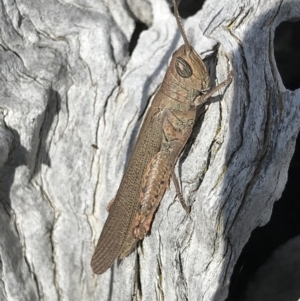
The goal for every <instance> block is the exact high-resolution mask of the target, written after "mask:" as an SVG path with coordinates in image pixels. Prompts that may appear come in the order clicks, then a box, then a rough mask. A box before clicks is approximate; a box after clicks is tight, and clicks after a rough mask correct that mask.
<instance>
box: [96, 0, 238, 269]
mask: <svg viewBox="0 0 300 301" xmlns="http://www.w3.org/2000/svg"><path fill="white" fill-rule="evenodd" d="M173 4H174V14H175V17H176V20H177V23H178V26H179V29H180V31H181V35H182V37H183V40H184V45H182V46H181V47H180V48H179V49H178V50H177V51H175V52H174V54H173V57H172V60H171V63H170V66H169V68H168V70H167V72H166V75H165V78H164V80H163V82H162V84H161V87H160V88H159V90H158V92H157V93H156V95H155V97H154V99H153V102H152V105H151V106H150V108H149V109H148V111H147V114H146V117H145V119H144V121H143V124H142V127H141V129H140V131H139V134H138V137H137V140H136V144H135V147H134V149H133V152H132V156H131V159H130V161H129V163H128V166H127V169H126V172H125V174H124V176H123V179H122V182H121V185H120V187H119V190H118V192H117V195H116V197H115V198H114V199H113V200H112V201H111V202H110V203H109V205H108V211H109V215H108V218H107V220H106V222H105V225H104V227H103V230H102V233H101V235H100V238H99V240H98V243H97V246H96V250H95V252H94V254H93V257H92V261H91V267H92V269H93V271H94V273H96V274H102V273H104V272H105V271H106V270H107V269H108V268H109V267H110V266H111V265H112V264H113V262H114V261H115V260H116V258H118V257H119V258H124V257H126V256H127V255H128V254H129V253H130V252H131V250H132V249H133V247H134V246H135V243H136V242H137V241H138V240H140V239H143V238H144V237H145V235H146V234H147V233H148V231H149V230H150V226H151V222H152V219H153V215H154V213H155V211H156V209H157V207H158V205H159V203H160V201H161V199H162V197H163V195H164V193H165V190H166V189H167V188H168V186H169V182H170V178H172V180H173V182H174V184H175V188H176V192H177V195H178V196H179V199H180V201H181V203H182V205H183V207H184V208H185V209H186V210H187V211H189V207H187V206H186V205H185V203H184V200H183V197H182V194H181V192H180V189H179V184H178V180H177V178H176V176H175V173H174V166H175V164H176V162H177V159H178V157H179V155H180V153H181V151H182V149H183V147H184V146H185V144H186V142H187V140H188V138H189V137H190V135H191V133H192V130H193V125H194V123H195V119H196V107H198V106H201V105H203V104H204V103H205V102H206V100H207V99H208V98H209V97H210V96H212V95H213V94H214V93H215V92H216V91H217V90H219V89H220V88H222V87H225V86H226V85H228V84H229V83H230V81H231V78H232V74H231V73H230V74H229V76H228V78H227V80H225V81H224V82H222V83H221V84H219V85H218V86H217V87H215V88H214V89H212V90H211V91H210V92H209V93H207V91H208V90H209V86H210V84H209V74H208V72H207V70H206V67H205V65H204V63H203V61H202V59H201V58H200V56H199V55H198V54H197V53H196V51H195V50H194V49H193V47H192V46H191V45H190V44H189V42H188V40H187V37H186V35H185V32H184V29H183V26H182V23H181V20H180V17H179V13H178V8H177V3H176V0H173Z"/></svg>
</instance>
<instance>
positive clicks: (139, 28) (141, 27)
mask: <svg viewBox="0 0 300 301" xmlns="http://www.w3.org/2000/svg"><path fill="white" fill-rule="evenodd" d="M147 29H148V26H147V25H146V24H145V23H143V22H141V21H139V20H136V21H135V29H134V32H133V34H132V37H131V40H130V42H129V47H128V51H129V55H130V56H131V54H132V52H133V50H134V48H135V46H136V44H137V41H138V39H139V36H140V34H141V33H142V32H143V31H144V30H147Z"/></svg>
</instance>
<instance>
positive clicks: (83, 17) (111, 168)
mask: <svg viewBox="0 0 300 301" xmlns="http://www.w3.org/2000/svg"><path fill="white" fill-rule="evenodd" d="M140 2H141V1H138V0H136V1H134V0H131V1H128V2H125V0H118V1H112V0H102V1H100V0H98V1H88V0H87V1H50V0H48V1H35V0H26V1H25V0H22V1H20V0H10V1H9V0H0V151H1V156H0V198H1V210H0V215H1V216H0V223H1V240H0V279H1V281H0V299H1V300H9V301H15V300H28V301H34V300H51V301H53V300H78V301H79V300H125V301H126V300H143V301H144V300H168V301H169V300H170V301H172V300H205V301H208V300H216V301H220V300H224V299H225V298H226V295H227V292H228V285H229V281H230V276H231V273H232V270H233V267H234V264H235V262H236V260H237V257H238V256H239V253H240V251H241V249H242V248H243V246H244V244H245V243H246V242H247V240H248V238H249V236H250V234H251V231H252V230H253V229H254V228H255V227H257V226H261V225H264V224H265V223H267V222H268V219H269V217H270V214H271V211H272V205H273V203H274V202H275V201H276V200H277V199H278V198H279V197H280V195H281V193H282V190H283V188H284V186H285V183H286V178H287V169H288V166H289V162H290V159H291V156H292V154H293V150H294V144H295V139H296V136H297V134H298V132H299V127H300V102H299V98H300V94H299V91H294V92H291V91H288V90H286V89H285V88H284V86H283V84H282V82H281V79H280V76H279V73H278V71H277V68H276V63H275V60H274V55H273V37H274V30H275V28H276V27H277V26H278V24H279V23H280V22H282V21H284V20H289V19H292V18H296V17H299V15H300V3H299V1H291V0H286V1H279V0H273V1H264V2H261V1H258V0H251V1H232V0H224V1H217V0H207V1H206V3H205V5H204V7H203V9H202V10H201V11H200V12H198V13H197V14H196V15H194V16H193V17H190V18H189V19H188V20H187V21H186V22H184V26H185V28H186V30H187V34H188V38H189V39H190V42H191V44H192V45H193V46H195V48H196V50H197V51H198V52H200V53H202V52H203V51H207V50H208V49H211V48H212V47H213V46H214V45H215V43H213V42H210V41H208V42H207V40H206V39H205V38H203V37H202V34H201V32H200V30H199V23H200V28H201V30H202V31H203V32H204V34H205V36H207V37H210V38H213V39H215V41H218V42H219V43H220V45H221V46H220V47H219V49H218V54H217V56H216V57H217V67H216V71H215V68H214V66H213V65H214V64H213V63H214V62H215V61H216V60H215V59H214V58H216V57H215V56H213V57H212V59H211V60H210V66H211V74H212V81H213V82H216V83H217V82H220V81H222V80H223V79H225V77H226V75H227V73H228V72H229V71H230V70H231V69H233V71H234V81H233V83H232V84H231V85H230V87H229V88H228V89H226V90H225V94H224V96H222V97H219V96H216V97H215V98H213V99H212V101H211V102H210V104H209V105H208V106H206V112H205V115H203V112H202V114H200V115H201V116H200V118H199V122H198V123H197V126H196V127H195V131H194V135H193V137H192V138H191V139H190V141H189V143H188V145H187V148H186V149H185V151H184V153H183V156H182V158H181V159H180V160H179V163H178V164H177V169H176V172H177V173H179V174H180V179H181V181H182V186H183V193H184V197H185V198H186V200H187V202H189V203H190V204H192V211H191V214H190V215H189V216H186V215H185V212H184V210H183V209H182V207H181V205H180V203H179V202H178V201H176V200H175V190H174V187H173V185H171V187H170V188H171V189H170V190H169V191H167V193H166V195H165V197H164V198H163V201H162V203H161V206H160V208H159V210H158V212H157V214H156V217H155V220H154V222H153V226H152V231H151V235H150V236H148V237H146V238H145V239H144V241H143V242H142V243H141V244H140V245H139V247H138V249H137V251H135V252H134V253H132V254H131V255H130V256H129V257H128V258H126V259H125V260H123V262H122V263H121V264H119V265H118V264H115V265H114V266H113V268H112V269H111V270H110V271H108V272H106V273H105V274H104V275H102V276H96V275H93V273H92V271H91V268H90V259H91V255H92V252H93V251H94V247H95V243H96V242H97V238H98V235H99V234H100V231H101V229H102V226H103V224H104V221H105V219H106V216H107V213H106V211H105V208H106V205H107V203H108V202H109V200H110V199H111V198H113V196H114V194H115V193H116V190H117V188H118V185H119V183H120V181H121V177H122V174H123V171H124V167H125V164H126V162H127V160H128V156H129V155H130V151H131V148H132V146H133V142H134V139H135V137H136V134H137V131H138V128H139V125H140V122H141V119H142V117H143V115H144V112H145V108H146V106H147V102H148V100H149V98H150V96H151V95H153V93H154V92H155V90H156V89H157V87H158V85H159V84H160V82H161V81H162V79H163V76H164V73H165V70H166V68H167V62H168V60H169V59H170V57H171V55H172V53H173V51H174V50H175V49H176V48H178V46H179V45H180V44H182V40H181V38H180V36H179V31H178V29H177V26H176V23H175V19H174V17H173V15H172V14H171V11H170V8H169V6H168V4H167V2H165V0H148V1H143V4H140ZM134 16H135V18H139V19H140V20H142V21H143V22H145V23H147V24H148V26H150V27H149V29H148V30H146V31H144V32H142V34H141V35H140V37H139V40H138V43H137V46H136V48H135V49H134V51H133V53H132V55H131V56H129V53H128V44H129V41H130V38H131V36H132V34H133V31H134V26H135V23H134V22H135V20H134ZM206 42H207V43H206ZM215 74H216V75H215ZM222 92H223V91H222ZM220 99H222V101H220Z"/></svg>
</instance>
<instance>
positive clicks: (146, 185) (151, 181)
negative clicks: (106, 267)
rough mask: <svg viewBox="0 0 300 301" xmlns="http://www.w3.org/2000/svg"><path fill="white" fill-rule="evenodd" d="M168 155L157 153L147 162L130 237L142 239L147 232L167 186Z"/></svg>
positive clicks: (168, 175)
mask: <svg viewBox="0 0 300 301" xmlns="http://www.w3.org/2000/svg"><path fill="white" fill-rule="evenodd" d="M169 157H170V153H169V152H168V151H166V150H165V151H160V152H158V153H157V154H156V155H155V156H154V157H153V158H152V159H151V161H150V162H149V164H148V166H147V169H146V171H145V174H144V176H143V180H142V188H141V193H140V206H139V210H138V213H137V215H136V217H135V221H134V224H133V228H132V236H133V237H134V238H136V239H143V238H144V237H145V236H146V234H147V233H148V232H149V230H150V227H151V223H152V220H153V216H154V214H155V212H156V209H157V207H158V206H159V204H160V201H161V199H162V197H163V195H164V193H165V191H166V188H167V187H168V185H169V180H170V176H171V164H170V158H169Z"/></svg>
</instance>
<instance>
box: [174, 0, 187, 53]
mask: <svg viewBox="0 0 300 301" xmlns="http://www.w3.org/2000/svg"><path fill="white" fill-rule="evenodd" d="M172 1H173V5H174V15H175V18H176V21H177V24H178V27H179V30H180V32H181V36H182V38H183V40H184V44H185V45H186V46H188V47H191V45H190V43H189V41H188V39H187V37H186V34H185V31H184V29H183V26H182V22H181V18H180V16H179V12H178V3H177V0H172ZM178 2H179V3H180V0H178Z"/></svg>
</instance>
